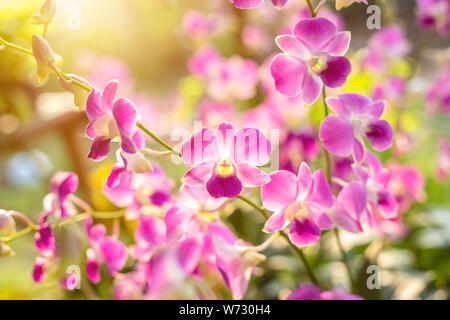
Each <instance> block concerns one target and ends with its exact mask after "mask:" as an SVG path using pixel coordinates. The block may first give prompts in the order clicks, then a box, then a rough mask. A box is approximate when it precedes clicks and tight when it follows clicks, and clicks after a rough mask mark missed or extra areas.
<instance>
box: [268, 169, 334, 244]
mask: <svg viewBox="0 0 450 320" xmlns="http://www.w3.org/2000/svg"><path fill="white" fill-rule="evenodd" d="M261 198H262V202H263V205H264V207H265V208H267V209H268V210H271V211H274V212H275V213H274V214H273V215H272V216H271V217H270V218H269V220H267V222H266V224H265V226H264V229H265V231H266V232H275V231H279V230H282V229H285V228H289V238H290V239H291V241H292V243H294V244H295V245H296V246H298V247H303V246H310V245H314V244H316V243H317V241H318V240H319V237H320V231H321V230H323V229H329V228H330V227H331V226H332V224H333V222H332V221H331V219H330V218H329V217H328V215H327V214H326V213H325V210H327V209H329V208H331V207H332V206H333V201H334V200H333V195H332V193H331V189H330V186H329V185H328V182H327V180H326V177H325V174H324V173H323V171H322V170H318V171H316V172H315V173H314V174H311V170H310V168H309V166H308V165H307V164H306V163H304V162H303V163H302V164H301V166H300V169H299V171H298V175H297V176H296V175H295V174H293V173H292V172H289V171H283V170H280V171H276V172H273V173H272V174H271V175H270V182H269V183H267V184H265V185H263V186H262V188H261Z"/></svg>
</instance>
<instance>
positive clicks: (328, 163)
mask: <svg viewBox="0 0 450 320" xmlns="http://www.w3.org/2000/svg"><path fill="white" fill-rule="evenodd" d="M326 97H327V96H326V92H325V86H323V87H322V100H323V109H324V113H325V117H324V119H325V118H326V117H328V107H327V102H326ZM323 150H324V152H325V162H326V175H327V180H328V183H329V184H330V187H331V185H332V181H331V156H330V153H329V152H328V151H327V149H325V147H324V148H323ZM334 236H335V237H336V242H337V244H338V247H339V251H340V253H341V256H342V262H343V263H344V265H345V269H346V270H347V273H348V278H349V280H350V284H351V288H352V292H355V288H356V286H355V281H354V280H353V276H352V271H351V268H350V264H349V262H348V257H347V253H346V252H345V250H344V247H343V246H342V243H341V239H340V237H339V230H338V229H334Z"/></svg>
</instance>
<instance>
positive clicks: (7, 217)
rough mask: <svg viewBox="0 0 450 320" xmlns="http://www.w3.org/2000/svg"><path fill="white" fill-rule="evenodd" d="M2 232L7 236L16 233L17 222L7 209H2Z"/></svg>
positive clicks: (0, 228) (0, 229)
mask: <svg viewBox="0 0 450 320" xmlns="http://www.w3.org/2000/svg"><path fill="white" fill-rule="evenodd" d="M0 233H2V234H5V235H6V236H10V235H13V234H14V233H16V223H15V221H14V218H13V217H12V216H11V214H10V213H9V212H8V211H6V210H1V209H0Z"/></svg>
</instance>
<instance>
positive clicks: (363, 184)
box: [333, 152, 398, 232]
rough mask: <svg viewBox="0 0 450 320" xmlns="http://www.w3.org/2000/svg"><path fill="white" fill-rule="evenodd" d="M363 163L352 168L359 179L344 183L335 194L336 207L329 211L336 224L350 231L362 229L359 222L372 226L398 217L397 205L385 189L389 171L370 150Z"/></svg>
mask: <svg viewBox="0 0 450 320" xmlns="http://www.w3.org/2000/svg"><path fill="white" fill-rule="evenodd" d="M366 160H367V166H362V165H358V166H355V167H354V170H355V173H356V176H357V177H358V179H359V180H357V181H352V182H350V183H348V184H346V185H345V186H344V188H342V190H341V191H340V192H339V195H338V197H337V201H336V202H337V204H338V206H339V208H337V209H336V210H333V211H334V212H333V216H334V217H335V221H336V223H337V224H338V225H339V226H340V227H342V228H344V229H346V230H348V231H350V232H360V231H362V223H363V222H364V223H367V224H368V226H369V227H375V226H376V225H377V223H378V222H380V221H381V220H391V219H396V218H397V217H398V204H397V201H396V199H395V197H394V196H393V195H392V193H391V192H390V191H389V190H388V183H389V180H390V178H391V173H390V172H389V170H388V169H386V168H384V167H383V166H382V165H381V163H380V161H379V160H378V159H377V158H376V157H375V156H374V155H373V154H372V153H370V152H368V153H367V159H366Z"/></svg>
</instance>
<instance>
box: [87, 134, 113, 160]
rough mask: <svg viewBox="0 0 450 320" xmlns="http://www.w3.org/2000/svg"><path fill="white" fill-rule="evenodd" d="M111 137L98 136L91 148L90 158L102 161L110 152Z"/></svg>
mask: <svg viewBox="0 0 450 320" xmlns="http://www.w3.org/2000/svg"><path fill="white" fill-rule="evenodd" d="M110 142H111V139H108V138H105V137H97V138H95V139H94V141H93V142H92V146H91V150H90V151H89V154H88V158H89V159H92V160H94V161H100V160H103V159H105V158H106V156H107V155H108V153H109V143H110Z"/></svg>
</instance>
